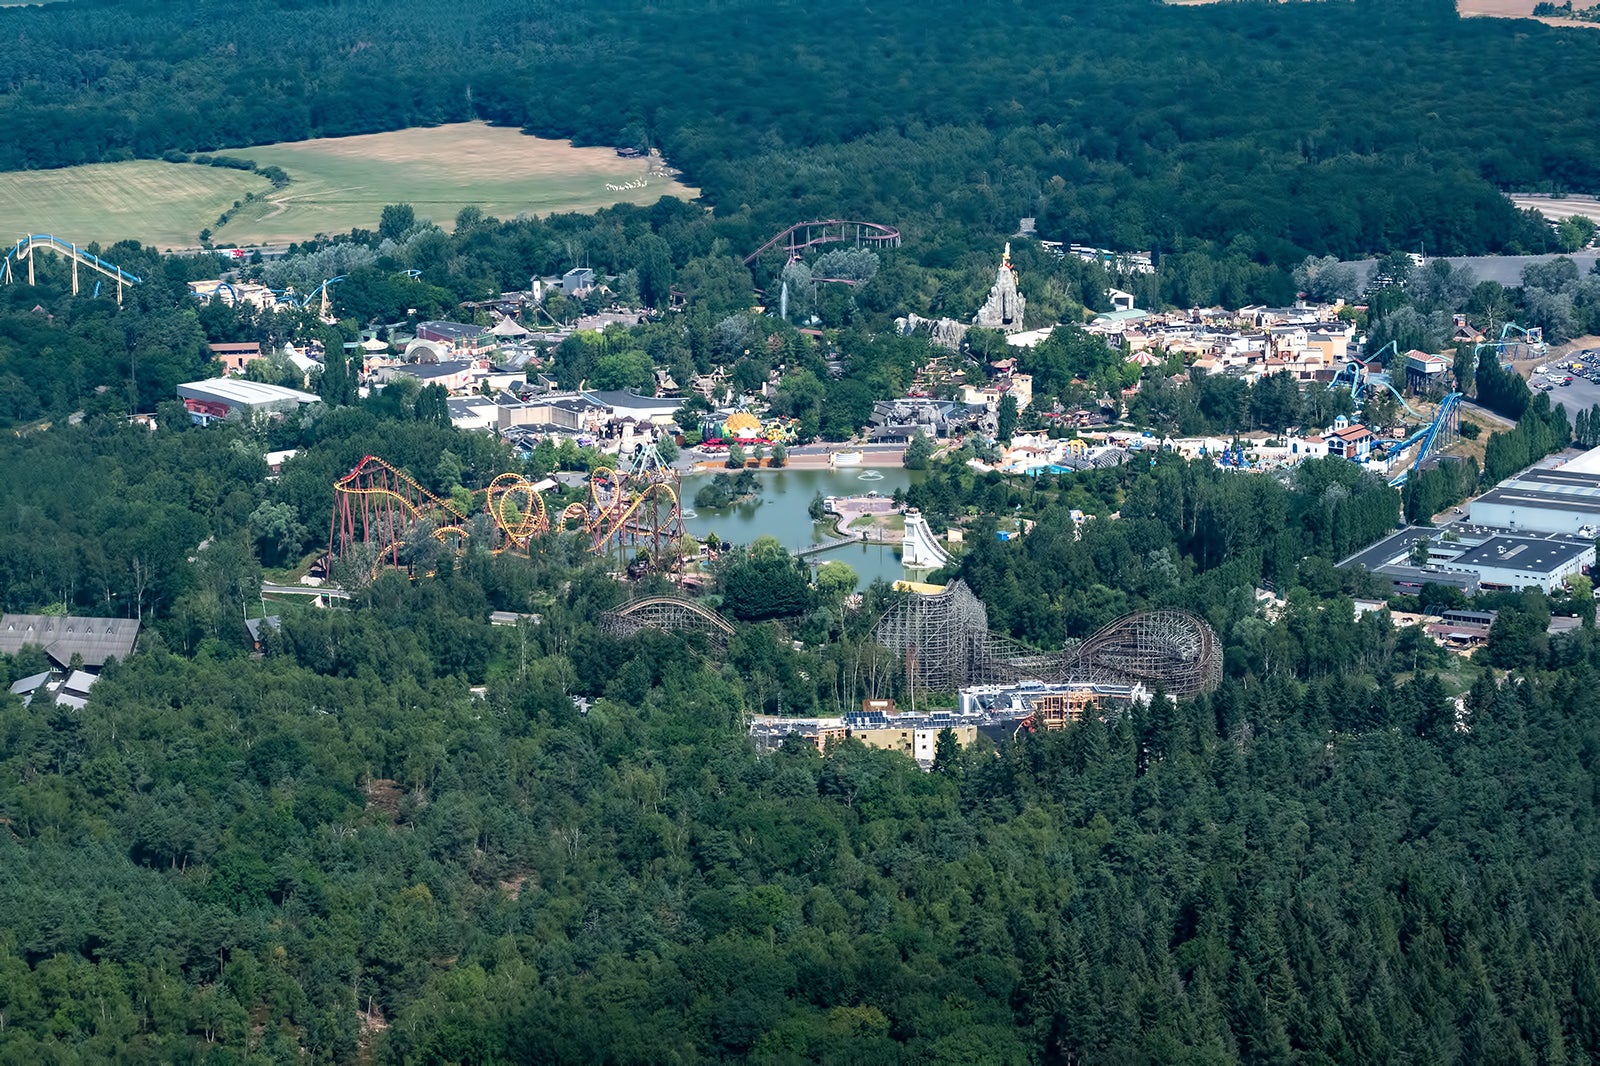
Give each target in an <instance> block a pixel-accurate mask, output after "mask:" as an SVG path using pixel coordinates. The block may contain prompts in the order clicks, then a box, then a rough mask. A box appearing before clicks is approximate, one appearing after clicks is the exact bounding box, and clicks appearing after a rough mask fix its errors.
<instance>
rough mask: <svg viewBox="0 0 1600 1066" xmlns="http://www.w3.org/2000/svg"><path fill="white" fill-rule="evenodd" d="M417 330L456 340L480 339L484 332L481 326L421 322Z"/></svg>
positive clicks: (460, 323)
mask: <svg viewBox="0 0 1600 1066" xmlns="http://www.w3.org/2000/svg"><path fill="white" fill-rule="evenodd" d="M417 329H418V330H424V329H425V330H427V331H428V332H429V333H433V334H437V335H438V336H440V337H451V338H454V339H456V340H460V339H463V338H472V337H481V336H483V334H484V333H485V332H486V331H485V330H484V328H483V327H482V326H471V325H468V324H466V323H465V322H423V323H420V324H419V325H418V326H417Z"/></svg>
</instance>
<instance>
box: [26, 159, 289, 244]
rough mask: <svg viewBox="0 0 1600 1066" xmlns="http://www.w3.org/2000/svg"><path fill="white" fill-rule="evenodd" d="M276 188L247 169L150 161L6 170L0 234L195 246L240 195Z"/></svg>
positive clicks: (78, 240) (79, 242)
mask: <svg viewBox="0 0 1600 1066" xmlns="http://www.w3.org/2000/svg"><path fill="white" fill-rule="evenodd" d="M271 188H272V184H271V183H270V182H269V181H267V179H266V178H263V177H261V176H260V175H259V174H251V173H248V172H246V171H242V170H224V169H222V168H220V167H197V166H194V165H193V164H190V163H158V162H154V161H151V160H139V161H137V162H131V163H94V164H91V165H89V166H83V167H67V168H65V169H63V170H20V171H12V172H9V173H0V238H3V239H4V240H5V241H6V242H7V243H9V242H10V241H13V240H15V239H16V238H18V237H21V236H22V235H23V234H25V233H52V234H54V235H55V236H57V237H60V238H62V239H63V240H68V241H74V242H76V243H78V244H89V243H91V242H93V241H99V242H100V243H102V244H110V243H112V242H114V241H120V240H127V239H129V238H131V239H133V240H137V241H140V242H142V243H144V244H150V245H155V246H156V247H159V248H189V247H193V246H194V244H195V235H196V234H197V233H199V232H200V230H202V229H204V228H205V227H206V226H209V225H211V224H212V223H214V222H215V221H216V220H217V216H218V215H220V214H221V213H222V212H223V211H225V210H227V208H228V206H229V205H230V204H232V203H233V202H234V201H235V200H242V199H244V196H245V194H246V193H252V192H253V193H255V194H257V195H263V194H265V193H267V192H268V191H270V190H271Z"/></svg>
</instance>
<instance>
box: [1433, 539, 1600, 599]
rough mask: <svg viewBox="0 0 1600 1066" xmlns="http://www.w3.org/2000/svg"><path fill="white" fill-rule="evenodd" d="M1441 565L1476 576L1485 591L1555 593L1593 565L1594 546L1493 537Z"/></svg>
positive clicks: (1568, 541)
mask: <svg viewBox="0 0 1600 1066" xmlns="http://www.w3.org/2000/svg"><path fill="white" fill-rule="evenodd" d="M1439 565H1441V566H1442V567H1443V568H1444V569H1445V570H1447V571H1452V572H1455V573H1463V574H1474V575H1476V576H1477V578H1478V585H1479V587H1481V588H1483V589H1485V590H1505V589H1512V590H1517V589H1527V588H1539V589H1543V590H1544V591H1546V592H1553V591H1555V590H1556V589H1557V588H1560V587H1561V586H1562V585H1563V584H1565V583H1566V580H1567V579H1568V578H1570V577H1572V576H1573V575H1575V574H1581V573H1583V570H1584V568H1585V567H1588V566H1593V565H1594V544H1593V542H1588V543H1584V542H1578V541H1570V540H1538V539H1534V538H1531V537H1491V538H1490V539H1488V540H1486V541H1484V542H1483V543H1482V544H1479V545H1478V546H1477V547H1475V548H1470V549H1468V550H1467V551H1464V552H1462V553H1461V554H1460V555H1458V556H1456V557H1455V558H1454V559H1449V560H1447V561H1445V562H1443V563H1441V564H1439Z"/></svg>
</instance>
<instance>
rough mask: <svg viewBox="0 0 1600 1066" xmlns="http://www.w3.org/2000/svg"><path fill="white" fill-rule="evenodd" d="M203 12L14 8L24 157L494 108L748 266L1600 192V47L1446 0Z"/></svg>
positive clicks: (1447, 248)
mask: <svg viewBox="0 0 1600 1066" xmlns="http://www.w3.org/2000/svg"><path fill="white" fill-rule="evenodd" d="M186 10H187V12H188V17H186V18H185V19H184V21H183V24H182V25H175V24H174V23H173V21H172V19H171V17H170V16H171V12H170V7H169V6H168V5H166V4H161V3H155V2H152V0H74V2H72V3H62V4H50V5H44V6H38V7H30V8H7V9H5V10H4V11H0V39H4V40H6V41H7V42H8V48H7V53H8V55H9V56H10V57H11V59H10V62H9V63H8V64H7V70H6V73H5V75H4V77H3V78H0V121H3V122H4V124H5V128H6V129H7V132H8V136H7V138H6V139H5V144H4V145H0V167H6V168H11V169H17V168H37V167H56V166H65V165H71V164H76V163H85V162H95V161H104V160H116V159H124V158H131V157H146V158H157V157H160V156H162V155H163V154H165V153H168V152H172V151H181V152H195V151H211V150H215V149H218V148H224V147H230V148H237V147H244V146H248V145H251V144H260V143H269V142H276V141H283V140H300V139H305V138H312V137H321V136H340V135H347V134H355V133H366V132H374V131H379V130H390V129H399V128H404V127H408V126H417V125H431V124H437V123H443V122H450V121H461V120H466V119H472V118H482V119H487V120H489V121H491V122H495V123H498V124H503V125H510V126H516V127H522V128H525V129H527V130H529V131H531V132H535V133H538V134H541V135H549V136H557V137H571V138H575V139H577V140H578V141H580V142H582V143H590V144H618V145H639V146H651V147H658V148H660V149H661V150H662V151H663V152H664V153H665V154H666V156H667V157H668V158H669V159H670V160H672V161H673V162H674V163H675V164H676V165H678V166H679V167H681V168H683V169H684V170H685V172H686V174H687V176H688V179H689V180H690V181H692V182H693V183H694V184H696V185H697V186H699V187H700V188H702V189H703V190H704V191H705V194H706V197H707V199H708V201H709V202H710V203H711V204H712V205H714V206H715V207H716V209H717V212H718V215H719V217H720V218H722V219H723V221H724V222H725V224H726V225H727V227H728V231H729V232H730V233H731V234H737V236H736V237H735V238H734V246H735V247H736V248H744V249H749V248H754V247H755V246H756V245H757V244H758V243H759V242H760V241H761V240H762V239H764V238H765V237H767V236H768V235H769V234H771V233H772V232H775V231H776V230H777V229H779V228H781V227H782V226H785V225H787V224H789V223H791V222H794V221H796V220H798V219H801V218H806V217H817V218H829V217H835V218H836V217H862V218H870V219H874V220H877V221H883V222H888V223H892V224H896V225H899V226H901V227H902V228H903V229H904V230H905V231H906V232H907V235H908V238H910V239H911V240H912V241H914V242H916V243H918V244H919V245H925V246H926V247H927V248H928V249H930V253H931V250H932V249H936V248H955V247H959V246H960V244H961V242H962V241H963V240H970V239H971V238H972V236H973V235H974V234H994V233H1010V232H1012V231H1014V230H1015V228H1016V225H1017V219H1018V218H1019V217H1021V216H1025V215H1026V216H1036V217H1037V218H1038V219H1039V224H1040V229H1041V232H1042V233H1044V234H1045V235H1047V236H1050V237H1052V238H1056V239H1065V240H1072V241H1079V242H1084V243H1093V244H1103V245H1108V246H1111V247H1118V248H1130V249H1154V250H1156V251H1157V252H1158V253H1160V254H1177V255H1179V256H1182V255H1184V254H1185V253H1189V254H1193V255H1195V256H1196V257H1197V258H1196V261H1195V263H1194V264H1192V266H1191V269H1192V270H1194V271H1203V270H1204V269H1205V268H1204V266H1203V265H1201V262H1200V260H1202V259H1208V258H1219V257H1221V258H1230V257H1236V258H1238V259H1239V260H1241V261H1243V262H1255V263H1269V264H1277V265H1278V266H1280V267H1289V266H1292V265H1294V264H1295V263H1296V262H1298V261H1299V259H1300V258H1301V257H1302V256H1304V255H1305V254H1306V253H1308V252H1315V253H1319V254H1323V253H1332V254H1337V255H1341V256H1346V257H1349V256H1354V255H1357V254H1362V253H1368V252H1383V251H1386V250H1388V249H1390V248H1394V247H1405V248H1415V247H1417V246H1418V245H1419V243H1420V244H1424V245H1425V246H1426V248H1427V250H1428V251H1429V252H1430V253H1435V254H1439V253H1470V252H1478V251H1486V250H1530V251H1536V250H1542V249H1544V248H1545V247H1548V246H1551V245H1552V236H1551V234H1550V232H1549V231H1548V229H1546V228H1545V227H1544V225H1543V224H1542V223H1541V222H1539V221H1537V219H1532V218H1529V217H1528V216H1525V215H1522V214H1519V213H1518V212H1517V211H1516V210H1514V209H1513V208H1512V207H1511V205H1510V204H1509V203H1508V202H1507V201H1506V200H1505V199H1503V198H1502V197H1501V196H1500V195H1499V191H1498V190H1500V189H1506V188H1526V189H1532V188H1539V189H1552V190H1573V191H1584V190H1587V191H1596V190H1597V189H1600V170H1597V169H1596V163H1595V160H1596V159H1600V151H1597V150H1596V148H1597V146H1596V142H1595V138H1596V136H1597V135H1596V133H1595V130H1596V129H1600V123H1597V122H1596V118H1597V117H1600V116H1597V115H1596V108H1597V106H1600V105H1597V103H1596V101H1597V100H1600V92H1596V83H1597V80H1600V59H1597V57H1596V56H1595V54H1594V51H1593V49H1592V47H1590V46H1591V44H1592V42H1591V41H1590V40H1589V39H1588V38H1587V37H1586V36H1585V35H1584V34H1583V33H1581V32H1574V31H1572V30H1561V29H1554V28H1551V27H1548V26H1544V25H1541V24H1538V23H1534V22H1523V23H1516V24H1509V23H1506V22H1503V21H1500V20H1494V19H1460V18H1458V17H1457V16H1456V14H1455V11H1454V8H1453V5H1452V4H1451V3H1449V2H1448V0H1427V2H1395V0H1358V2H1352V3H1321V4H1292V5H1284V6H1281V7H1275V8H1266V7H1264V6H1262V5H1255V4H1215V5H1202V6H1183V7H1174V6H1167V5H1164V4H1161V3H1158V2H1156V0H1112V2H1105V3H1073V4H1069V5H1066V6H1065V7H1063V6H1061V5H1053V6H1052V5H1027V4H1015V5H1006V6H1001V7H996V6H993V5H972V4H963V3H957V2H954V0H936V2H934V3H931V4H929V3H923V4H917V5H871V6H865V5H860V4H850V3H840V2H836V0H828V2H824V3H821V4H818V3H803V4H802V3H798V2H781V3H755V2H752V0H732V2H728V3H718V4H715V5H700V4H694V3H688V4H685V3H669V4H641V3H624V4H620V5H618V4H613V5H604V6H599V7H595V6H581V5H563V4H556V3H541V4H534V5H530V4H527V3H522V2H517V3H512V2H510V0H494V2H489V3H472V4H467V3H460V2H454V3H447V4H445V5H442V6H441V5H438V4H426V5H424V4H419V3H414V2H410V0H407V2H402V3H375V2H372V0H335V2H321V3H309V2H306V0H266V2H264V3H260V4H252V5H246V6H243V7H240V6H238V5H232V4H223V3H219V2H215V0H204V2H198V3H196V4H193V5H191V6H190V7H189V8H188V9H186ZM686 55H694V56H702V57H705V61H703V62H685V61H684V57H685V56H686ZM1546 71H1551V72H1553V71H1559V72H1560V74H1559V76H1549V77H1546V76H1539V75H1538V73H1537V72H1546ZM1378 101H1381V106H1379V105H1378V103H1377V102H1378ZM289 177H290V178H291V179H292V177H293V175H289ZM928 261H929V262H930V264H933V265H937V260H936V259H935V258H930V259H929V260H928Z"/></svg>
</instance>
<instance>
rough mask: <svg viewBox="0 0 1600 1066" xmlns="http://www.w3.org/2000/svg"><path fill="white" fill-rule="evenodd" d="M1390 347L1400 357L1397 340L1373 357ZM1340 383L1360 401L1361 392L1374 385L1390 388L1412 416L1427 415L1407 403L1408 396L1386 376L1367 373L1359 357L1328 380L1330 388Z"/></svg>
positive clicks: (1418, 417) (1373, 357) (1420, 417)
mask: <svg viewBox="0 0 1600 1066" xmlns="http://www.w3.org/2000/svg"><path fill="white" fill-rule="evenodd" d="M1390 349H1394V351H1395V356H1396V358H1398V357H1399V352H1400V347H1399V343H1398V342H1397V341H1390V342H1389V343H1388V344H1385V345H1384V346H1383V347H1382V348H1379V349H1378V350H1377V352H1375V353H1374V354H1373V356H1372V359H1373V360H1376V359H1379V358H1381V357H1382V355H1383V353H1384V352H1387V351H1389V350H1390ZM1340 385H1344V386H1346V387H1347V388H1349V390H1350V396H1351V397H1352V398H1353V399H1355V400H1358V401H1359V400H1360V399H1361V394H1362V393H1364V392H1366V391H1367V390H1368V389H1370V388H1372V387H1373V386H1381V387H1383V388H1385V389H1388V390H1389V395H1391V396H1393V397H1394V398H1395V399H1396V400H1398V401H1399V403H1400V406H1401V407H1403V408H1404V409H1405V411H1406V413H1407V414H1409V415H1410V416H1411V417H1412V418H1416V419H1422V418H1425V417H1427V416H1425V415H1424V414H1423V413H1422V412H1421V411H1418V410H1417V409H1416V408H1415V407H1412V406H1411V405H1410V404H1409V403H1407V402H1406V398H1405V397H1404V396H1402V395H1400V390H1398V389H1396V388H1395V387H1394V385H1393V383H1392V382H1390V381H1388V380H1387V379H1386V378H1375V377H1373V376H1372V375H1371V374H1369V373H1367V370H1366V364H1364V363H1362V362H1361V361H1360V360H1359V359H1351V360H1349V361H1348V362H1346V363H1345V364H1344V366H1342V367H1340V368H1339V372H1338V373H1337V374H1335V375H1334V376H1333V380H1332V381H1330V382H1328V387H1329V388H1330V389H1336V388H1338V387H1339V386H1340Z"/></svg>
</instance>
